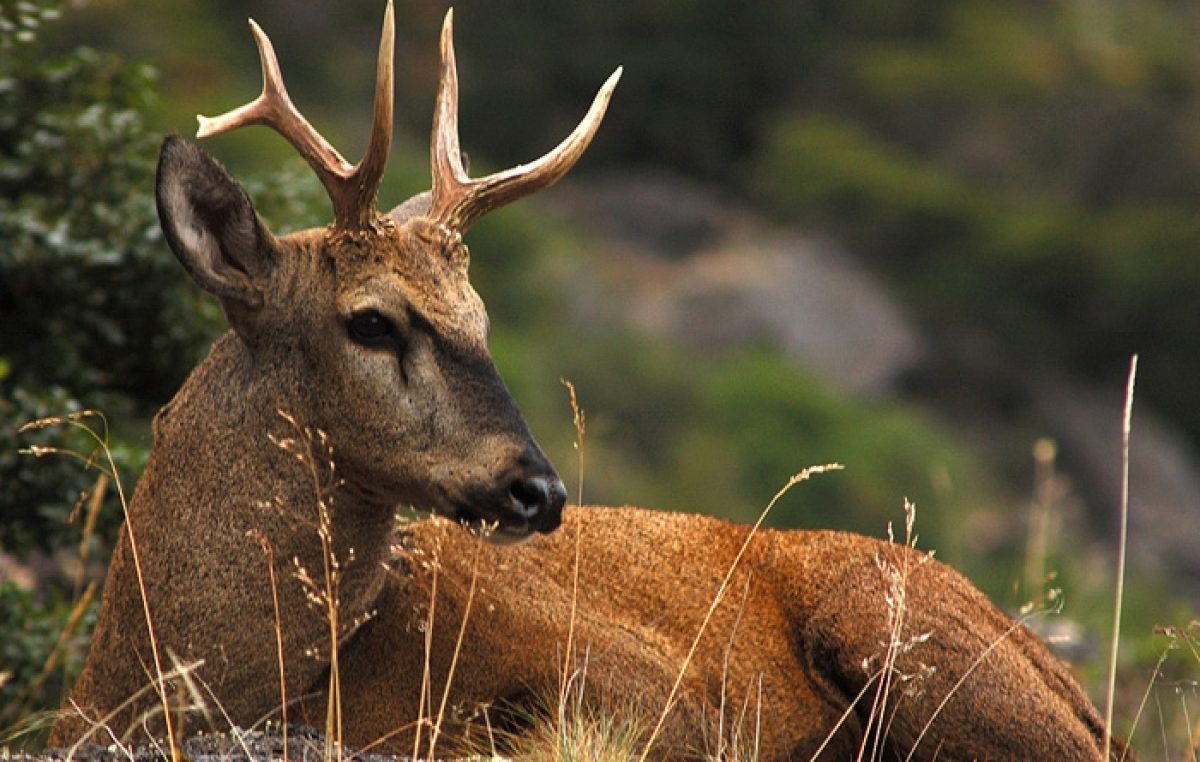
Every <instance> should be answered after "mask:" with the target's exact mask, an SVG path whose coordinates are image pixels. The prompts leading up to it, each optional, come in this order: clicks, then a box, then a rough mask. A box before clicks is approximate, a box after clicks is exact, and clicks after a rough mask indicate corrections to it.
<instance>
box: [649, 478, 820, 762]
mask: <svg viewBox="0 0 1200 762" xmlns="http://www.w3.org/2000/svg"><path fill="white" fill-rule="evenodd" d="M842 468H843V466H842V465H841V464H840V463H827V464H825V465H821V466H810V467H808V468H806V469H804V470H803V471H800V472H799V473H796V474H793V475H792V476H791V478H789V479H788V480H787V483H786V484H784V485H783V486H782V487H781V488H780V489H779V491H778V492H776V493H775V496H774V497H773V498H771V501H770V502H769V503H767V507H766V508H763V511H762V513H760V514H759V516H758V520H757V521H755V522H754V525H753V526H752V527H750V531H749V532H747V533H746V539H745V541H744V542H743V543H742V547H741V548H740V549H739V550H738V552H737V555H736V556H734V559H733V562H732V563H731V564H730V565H729V569H728V571H726V572H725V578H724V579H723V580H721V585H720V587H718V588H717V593H716V595H714V596H713V599H712V603H711V604H710V605H709V607H708V611H707V612H706V613H705V614H704V620H703V621H702V622H701V623H700V628H699V630H697V632H696V637H695V638H694V639H693V640H692V645H691V648H689V649H688V652H687V656H685V657H684V659H683V664H682V665H681V666H680V668H679V673H678V674H677V675H676V676H675V682H674V684H672V685H671V691H670V693H668V694H667V701H666V704H665V705H664V706H663V709H662V712H661V713H660V714H659V716H658V721H657V722H656V723H655V725H654V730H653V731H651V733H650V737H649V738H648V739H647V740H646V746H645V748H643V749H642V754H641V756H640V757H638V760H639V762H645V760H646V758H647V757H648V756H649V755H650V750H651V749H652V748H653V747H654V742H655V741H656V740H657V739H658V734H659V733H661V732H662V729H663V725H664V724H666V721H667V715H669V714H670V713H671V710H672V709H673V708H674V705H675V698H676V696H677V695H678V694H679V686H680V685H681V684H682V683H683V678H684V676H685V675H686V674H687V671H688V667H690V666H691V664H692V659H693V658H694V657H695V655H696V649H697V648H699V647H700V639H701V638H702V637H704V633H705V631H706V630H707V629H708V623H709V622H710V621H712V617H713V614H714V613H715V612H716V610H717V606H719V605H720V604H721V601H722V599H724V597H725V593H726V591H728V590H729V583H730V581H731V580H732V579H733V573H734V572H735V571H736V570H737V568H738V565H739V564H740V563H741V560H742V557H743V556H745V555H746V551H747V550H748V549H749V547H750V542H751V541H752V540H753V539H754V537H755V535H756V534H757V533H758V530H759V528H761V527H762V524H763V522H764V521H766V519H767V515H768V514H770V512H771V509H773V508H774V507H775V504H776V503H778V502H779V500H780V498H782V497H783V496H784V495H786V494H787V492H788V490H790V489H791V488H792V487H794V486H796V485H797V484H799V483H800V482H803V481H807V480H808V479H809V478H810V477H812V476H814V475H816V474H823V473H825V472H826V471H840V470H841V469H842Z"/></svg>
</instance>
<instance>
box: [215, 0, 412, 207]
mask: <svg viewBox="0 0 1200 762" xmlns="http://www.w3.org/2000/svg"><path fill="white" fill-rule="evenodd" d="M250 29H251V31H253V33H254V40H255V42H256V43H257V44H258V57H259V60H260V61H261V62H262V70H263V91H262V94H261V95H259V96H258V97H257V98H256V99H254V100H253V101H251V102H250V103H247V104H246V105H244V106H241V107H239V108H236V109H234V110H232V111H229V112H227V113H225V114H222V115H221V116H216V117H206V116H197V117H196V119H197V120H198V121H199V122H200V128H199V129H198V130H197V131H196V137H198V138H207V137H210V136H212V135H219V134H221V133H223V132H229V131H230V130H235V129H237V128H238V127H244V126H246V125H250V124H262V125H266V126H268V127H271V128H272V129H274V130H275V131H276V132H278V133H279V134H280V135H282V136H283V137H285V138H287V140H288V142H289V143H291V144H292V146H294V147H295V149H296V150H297V151H298V152H299V153H300V155H301V156H303V157H304V159H305V161H307V162H308V164H309V166H311V167H312V168H313V171H314V172H316V174H317V177H318V178H320V180H321V184H322V185H324V186H325V192H326V193H328V194H329V200H330V201H331V202H333V219H334V223H333V224H334V226H335V227H338V228H342V229H355V228H364V227H369V226H370V224H371V223H372V221H373V220H374V219H375V217H376V216H378V212H377V211H376V199H377V195H378V193H379V183H380V181H382V179H383V172H384V168H385V167H386V165H387V159H388V152H389V151H390V150H391V145H392V97H393V87H392V80H393V68H394V63H393V60H394V55H393V48H394V44H395V37H396V29H395V22H394V19H393V11H392V0H388V4H387V9H386V10H385V11H384V14H383V33H382V36H381V37H380V40H379V59H378V63H377V64H376V71H375V110H374V116H373V119H372V123H371V137H370V140H369V141H368V143H367V150H366V153H365V154H364V155H363V158H362V161H360V162H359V163H358V164H356V165H353V166H352V165H351V164H350V163H349V162H348V161H346V160H345V159H344V158H342V155H341V154H340V153H338V152H337V149H335V148H334V147H333V146H332V145H330V144H329V141H327V140H326V139H325V138H324V137H322V136H321V134H320V133H319V132H317V130H316V129H315V128H314V127H313V126H312V125H311V124H309V122H308V120H307V119H305V118H304V116H303V115H301V114H300V112H299V111H298V110H297V109H296V107H295V106H294V105H293V104H292V99H291V98H290V97H288V92H287V88H286V87H285V86H284V84H283V75H282V74H281V73H280V71H279V61H278V60H276V58H275V48H274V47H273V46H272V45H271V40H270V39H269V38H268V37H267V35H266V33H265V32H263V30H262V28H261V27H259V25H258V24H256V23H255V22H254V20H253V19H251V20H250Z"/></svg>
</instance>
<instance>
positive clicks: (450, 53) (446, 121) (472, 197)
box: [429, 9, 621, 232]
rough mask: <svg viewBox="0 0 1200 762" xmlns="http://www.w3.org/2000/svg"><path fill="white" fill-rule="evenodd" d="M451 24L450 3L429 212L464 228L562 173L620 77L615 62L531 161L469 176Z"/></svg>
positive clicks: (451, 225)
mask: <svg viewBox="0 0 1200 762" xmlns="http://www.w3.org/2000/svg"><path fill="white" fill-rule="evenodd" d="M453 27H454V11H453V9H451V10H449V11H447V12H446V20H445V22H444V23H443V24H442V37H441V56H442V66H441V74H440V76H439V78H438V94H437V105H436V107H435V110H434V114H433V139H432V145H431V147H430V154H431V156H430V159H431V161H432V164H433V201H432V203H431V206H430V211H429V216H430V217H431V218H432V219H433V220H435V221H437V222H440V223H442V224H443V225H446V226H447V227H449V228H451V229H452V230H457V231H459V232H464V231H466V229H467V228H469V227H470V226H471V225H472V223H474V222H475V221H477V220H478V219H479V218H480V217H482V216H483V215H485V214H487V213H488V212H490V211H492V210H493V209H498V208H499V207H501V206H504V205H505V204H508V203H511V202H513V201H516V200H517V199H519V198H521V197H522V196H527V195H529V194H530V193H534V192H536V191H539V190H541V189H542V188H545V187H546V186H548V185H552V184H553V183H554V182H556V181H557V180H558V179H559V178H561V177H562V176H563V175H564V174H566V173H567V170H569V169H570V168H571V167H572V166H573V165H574V164H575V162H576V161H578V160H579V157H580V156H582V155H583V152H584V151H585V150H586V149H587V147H588V144H589V143H591V142H592V137H593V136H594V135H595V134H596V130H597V128H599V126H600V121H601V120H602V119H603V118H604V111H605V109H606V108H608V102H609V100H610V99H611V98H612V93H613V88H615V87H616V86H617V81H618V80H619V79H620V78H621V68H620V67H617V70H616V71H614V72H613V73H612V74H611V75H610V76H609V78H608V80H607V81H606V82H605V83H604V86H603V87H601V88H600V91H599V92H598V93H597V94H596V98H595V100H593V101H592V107H591V108H590V109H588V112H587V114H586V115H585V116H584V117H583V121H581V122H580V123H579V125H578V126H577V127H576V128H575V130H574V131H573V132H572V133H571V134H570V135H568V136H567V138H566V139H565V140H563V142H561V143H559V144H558V146H557V147H556V148H554V149H553V150H552V151H550V152H549V153H547V154H546V155H545V156H543V157H542V158H540V159H538V160H537V161H534V162H531V163H529V164H522V165H519V166H516V167H513V168H512V169H507V170H504V171H503V172H497V173H495V174H493V175H488V176H487V177H481V178H478V179H474V180H473V179H471V178H470V177H469V176H468V175H467V171H466V168H465V167H464V166H463V160H462V153H461V152H460V150H459V144H458V70H457V68H456V66H455V63H454V40H453V37H454V29H453Z"/></svg>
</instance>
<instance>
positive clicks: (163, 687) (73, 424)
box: [18, 410, 184, 762]
mask: <svg viewBox="0 0 1200 762" xmlns="http://www.w3.org/2000/svg"><path fill="white" fill-rule="evenodd" d="M90 418H98V419H99V420H100V422H101V428H102V430H103V434H101V433H100V432H97V431H96V430H95V429H94V428H92V426H91V424H90V423H89V421H88V419H90ZM64 425H65V426H68V427H70V428H73V429H75V430H76V431H80V432H82V433H83V434H84V435H85V436H86V437H88V438H89V439H91V440H92V441H93V442H95V443H96V449H95V450H93V451H92V452H91V453H89V454H88V455H86V456H85V455H83V454H82V453H79V452H76V451H74V450H68V449H63V448H58V447H41V446H36V445H35V446H32V447H28V448H22V449H21V450H20V452H21V453H22V454H29V455H33V456H34V457H42V456H44V455H65V456H68V457H74V458H78V459H80V460H82V461H83V462H84V464H85V465H86V466H87V467H89V468H96V469H98V470H100V472H101V473H103V474H106V475H107V476H108V477H109V478H110V479H112V483H113V486H114V487H115V488H116V490H117V499H118V500H119V501H120V503H121V512H122V513H123V514H124V517H125V532H126V534H127V535H128V536H129V551H130V555H131V556H132V557H133V568H134V572H135V573H136V574H137V582H138V591H139V593H140V597H141V599H142V615H143V617H144V618H145V621H146V632H147V634H148V635H149V638H150V653H151V655H152V657H153V659H154V679H155V684H156V690H157V692H158V697H159V700H160V701H161V703H162V709H163V723H164V725H165V727H166V732H167V743H168V745H169V746H170V753H171V762H183V760H184V755H183V751H182V749H181V748H180V746H179V739H178V738H177V737H176V733H175V723H174V718H173V717H172V714H171V703H170V700H169V698H168V697H167V683H166V674H165V673H164V672H163V666H162V665H163V661H162V653H161V650H160V648H159V644H158V636H157V635H156V634H155V630H154V617H153V616H152V615H151V613H150V600H149V597H148V596H147V595H146V581H145V575H144V574H143V572H142V560H141V554H140V553H139V552H138V544H137V532H136V531H135V528H134V525H133V521H132V520H131V518H130V515H129V501H128V499H127V498H126V495H125V487H124V485H123V484H122V482H121V474H120V472H119V471H118V470H117V463H116V460H114V459H113V455H112V449H111V448H110V447H109V444H108V437H109V426H108V419H107V418H105V417H104V414H103V413H101V412H100V411H98V410H81V411H79V412H76V413H71V414H70V415H66V416H51V417H49V418H40V419H38V420H36V421H30V422H29V423H26V424H25V425H23V426H21V428H20V429H18V433H21V434H24V433H26V432H28V431H34V430H39V429H45V428H50V427H53V426H64ZM98 453H99V454H100V455H102V456H103V461H104V463H105V464H107V465H103V464H100V463H98V462H97V458H96V456H97V454H98Z"/></svg>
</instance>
